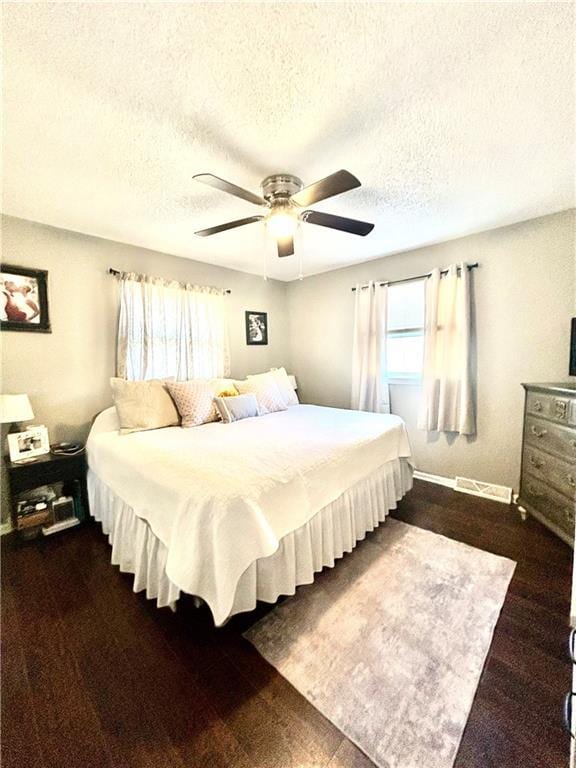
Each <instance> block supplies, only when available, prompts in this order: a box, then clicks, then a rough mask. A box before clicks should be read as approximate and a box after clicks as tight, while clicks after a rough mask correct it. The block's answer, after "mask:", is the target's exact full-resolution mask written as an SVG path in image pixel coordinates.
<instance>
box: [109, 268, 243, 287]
mask: <svg viewBox="0 0 576 768" xmlns="http://www.w3.org/2000/svg"><path fill="white" fill-rule="evenodd" d="M108 274H109V275H114V276H117V275H121V274H122V270H121V269H114V267H109V269H108ZM174 282H178V281H177V280H175V281H174ZM224 293H232V291H231V290H230V288H224Z"/></svg>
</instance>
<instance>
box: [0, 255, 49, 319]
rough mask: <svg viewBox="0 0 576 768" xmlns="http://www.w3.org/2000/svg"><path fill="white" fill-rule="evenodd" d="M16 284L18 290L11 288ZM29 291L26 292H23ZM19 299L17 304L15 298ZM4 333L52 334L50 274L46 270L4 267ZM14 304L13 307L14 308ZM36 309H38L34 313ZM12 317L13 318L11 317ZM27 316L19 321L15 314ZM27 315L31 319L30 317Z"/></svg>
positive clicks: (0, 291) (0, 285)
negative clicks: (24, 290)
mask: <svg viewBox="0 0 576 768" xmlns="http://www.w3.org/2000/svg"><path fill="white" fill-rule="evenodd" d="M10 283H13V284H14V285H15V288H14V290H11V289H10V288H9V287H7V286H9V285H10ZM23 288H27V290H26V292H23V291H22V289H23ZM16 296H17V301H14V298H15V297H16ZM0 299H1V300H2V303H1V304H0V309H1V312H2V315H1V316H0V330H2V331H28V332H33V333H34V332H35V333H52V329H51V327H50V317H49V314H48V272H47V271H46V270H44V269H29V268H28V267H17V266H15V265H14V264H0ZM10 305H12V306H10ZM35 308H36V309H37V310H38V312H37V314H36V315H34V314H32V315H30V312H32V313H34V311H35ZM10 314H12V317H10ZM17 314H19V315H25V317H24V318H22V319H21V320H20V319H17V318H16V317H15V315H17ZM26 314H27V315H28V316H26Z"/></svg>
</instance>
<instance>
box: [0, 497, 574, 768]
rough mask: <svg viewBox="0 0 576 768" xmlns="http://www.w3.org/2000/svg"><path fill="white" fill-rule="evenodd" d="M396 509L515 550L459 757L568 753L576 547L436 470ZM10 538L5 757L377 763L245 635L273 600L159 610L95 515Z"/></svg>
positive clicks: (525, 764) (505, 767)
mask: <svg viewBox="0 0 576 768" xmlns="http://www.w3.org/2000/svg"><path fill="white" fill-rule="evenodd" d="M394 516H395V517H398V518H399V519H402V520H404V521H406V522H409V523H412V524H414V525H418V526H420V527H422V528H428V529H430V530H433V531H436V532H437V533H441V534H444V535H446V536H449V537H452V538H455V539H459V540H460V541H463V542H466V543H468V544H472V545H474V546H477V547H480V548H482V549H486V550H489V551H491V552H495V553H497V554H500V555H505V556H507V557H510V558H513V559H514V560H516V561H517V563H518V565H517V568H516V572H515V575H514V577H513V580H512V583H511V586H510V590H509V593H508V596H507V598H506V602H505V604H504V608H503V611H502V615H501V617H500V620H499V622H498V626H497V628H496V632H495V636H494V640H493V643H492V647H491V650H490V655H489V658H488V661H487V663H486V666H485V669H484V672H483V675H482V679H481V682H480V685H479V687H478V691H477V695H476V698H475V701H474V705H473V707H472V712H471V714H470V719H469V721H468V725H467V727H466V731H465V733H464V737H463V740H462V744H461V747H460V751H459V753H458V757H457V760H456V763H455V765H456V768H492V767H494V768H519V767H520V766H522V768H561V767H563V766H565V765H567V760H568V741H569V740H568V737H567V735H566V734H565V733H564V732H563V730H562V726H561V706H562V699H563V696H564V693H565V692H566V691H568V689H569V686H570V664H569V662H568V658H567V654H566V650H565V649H566V640H567V636H568V614H569V601H570V580H571V568H572V551H571V550H570V548H569V547H568V546H566V545H565V544H563V543H562V542H561V541H560V540H558V539H557V538H556V537H554V536H553V535H552V534H551V533H549V532H548V531H547V530H546V529H545V528H544V527H543V526H541V525H540V524H539V523H537V522H536V521H534V520H531V519H530V520H528V521H527V522H526V523H522V522H521V521H520V519H519V517H518V514H517V512H516V511H515V510H514V509H513V508H508V507H506V506H504V505H502V504H497V503H494V502H489V501H485V500H482V499H478V498H475V497H472V496H465V495H463V494H457V493H454V492H453V491H450V490H447V489H445V488H440V487H438V486H434V485H431V484H429V483H423V482H416V483H415V488H414V490H413V491H412V492H411V493H410V494H409V495H408V496H407V497H406V499H404V500H403V501H402V502H401V504H400V506H399V509H398V510H397V511H396V512H395V513H394ZM3 539H4V540H3V562H2V581H3V600H2V617H3V632H2V644H3V669H2V672H3V675H2V677H3V679H2V690H3V695H2V725H3V729H2V741H3V750H2V758H3V765H4V768H40V766H47V767H49V768H53V767H54V768H56V766H62V767H63V768H64V766H65V767H66V768H76V766H78V768H107V767H108V766H110V767H112V766H113V768H128V767H130V768H136V767H137V768H148V766H149V767H150V768H164V767H166V768H177V767H178V768H184V766H185V767H186V768H195V767H196V766H198V768H220V767H222V768H224V766H226V768H288V767H290V768H361V767H362V768H366V767H367V766H371V765H372V763H371V762H370V761H369V760H368V759H367V758H366V757H365V756H364V755H363V754H362V753H361V752H360V751H359V750H358V749H357V748H356V747H355V746H354V745H352V744H351V743H350V742H349V741H348V740H347V739H346V738H344V737H343V736H342V735H341V734H340V732H339V731H338V730H337V729H336V728H335V727H334V726H333V725H331V723H330V722H328V721H327V720H326V719H325V718H324V717H323V716H322V715H320V714H319V712H317V711H316V710H315V709H314V707H313V706H312V705H311V704H309V703H308V702H307V701H306V700H305V699H304V698H303V697H302V696H301V695H300V694H299V693H297V692H296V691H295V690H294V689H293V688H292V687H291V686H290V685H289V684H288V683H287V682H286V681H285V680H284V679H283V678H282V677H281V676H280V675H279V674H278V673H277V672H276V671H275V670H274V669H273V668H272V667H271V666H270V665H269V664H268V663H267V662H265V661H264V660H263V659H262V658H261V657H260V656H259V655H258V653H257V652H256V651H255V650H254V649H253V648H252V646H250V645H249V644H248V643H247V642H246V641H245V640H243V638H242V636H241V633H242V631H243V630H244V629H245V628H246V627H247V626H249V624H250V623H252V622H253V621H254V620H255V618H257V617H258V616H259V615H262V613H263V612H265V611H267V610H270V607H269V606H261V607H260V608H259V609H258V611H256V612H255V613H253V614H248V615H244V616H240V617H236V618H235V619H233V620H232V621H231V622H229V624H228V625H227V626H226V627H225V628H224V629H221V630H215V629H214V628H213V627H212V625H211V621H210V617H209V614H208V612H207V611H206V610H204V609H203V610H200V611H198V610H194V609H193V608H192V606H191V605H190V602H189V601H188V600H183V601H182V604H181V605H180V607H179V610H178V612H177V613H176V614H172V613H171V612H170V611H169V610H166V609H164V610H160V611H159V610H158V609H156V608H155V606H154V603H152V602H149V601H147V600H146V599H145V598H144V597H143V595H141V594H140V595H134V594H133V593H132V591H131V585H132V578H131V577H130V576H128V575H125V574H120V573H119V572H118V569H117V568H115V567H112V566H111V565H110V562H109V559H110V548H109V546H108V543H107V541H106V538H105V537H104V536H103V535H102V533H101V530H100V527H99V526H97V525H96V524H92V525H87V526H85V527H82V528H79V529H76V530H72V531H68V532H66V533H64V534H62V535H61V536H60V537H56V536H55V537H53V538H49V539H45V540H42V541H38V542H32V543H29V544H26V545H22V544H18V543H16V542H14V541H13V540H12V537H11V536H8V537H6V536H5V537H3ZM360 546H361V544H360ZM318 578H319V579H322V578H330V571H327V572H325V573H323V574H320V575H319V576H318ZM423 768H424V766H423Z"/></svg>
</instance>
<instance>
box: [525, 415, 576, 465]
mask: <svg viewBox="0 0 576 768" xmlns="http://www.w3.org/2000/svg"><path fill="white" fill-rule="evenodd" d="M524 440H525V442H526V444H527V445H533V446H534V447H536V448H542V449H543V450H545V451H551V452H552V453H555V454H556V455H557V456H560V457H561V458H563V459H565V460H566V461H574V462H576V431H575V430H574V429H570V427H561V426H560V425H559V424H553V423H552V422H551V421H544V420H543V419H536V418H534V417H533V416H526V421H525V424H524Z"/></svg>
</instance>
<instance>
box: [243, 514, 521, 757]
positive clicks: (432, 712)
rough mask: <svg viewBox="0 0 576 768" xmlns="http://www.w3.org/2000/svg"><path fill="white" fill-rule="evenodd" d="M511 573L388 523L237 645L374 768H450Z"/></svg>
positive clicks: (503, 563)
mask: <svg viewBox="0 0 576 768" xmlns="http://www.w3.org/2000/svg"><path fill="white" fill-rule="evenodd" d="M514 568H515V563H514V562H513V561H511V560H508V559H506V558H503V557H498V556H496V555H492V554H490V553H488V552H483V551H481V550H479V549H475V548H474V547H469V546H467V545H466V544H461V543H460V542H457V541H452V540H451V539H447V538H445V537H444V536H439V535H438V534H435V533H431V532H430V531H425V530H422V529H421V528H416V527H415V526H412V525H406V524H405V523H401V522H399V521H397V520H393V519H388V520H387V522H386V523H384V524H382V525H381V526H380V528H379V529H378V530H377V531H375V532H374V533H372V534H370V536H369V537H368V538H367V539H366V541H364V542H362V543H361V544H359V545H358V547H357V548H356V549H355V550H354V552H353V553H351V554H349V555H346V556H345V557H344V559H343V560H341V561H340V562H339V563H337V565H336V567H335V568H334V569H333V570H332V571H330V572H328V573H325V574H323V575H322V576H321V577H319V578H318V581H317V582H315V583H314V584H311V585H309V586H305V587H300V588H299V589H298V592H297V594H296V595H295V596H294V597H292V598H290V599H289V600H287V601H286V602H284V603H282V604H281V605H279V606H277V607H276V608H275V609H274V610H273V611H271V612H270V613H269V614H268V615H267V616H265V617H264V618H263V619H261V620H260V621H259V622H258V623H256V624H255V625H254V626H253V627H251V628H250V629H249V630H248V631H247V632H246V633H245V637H247V638H248V640H250V641H251V642H252V643H253V644H254V645H255V646H256V648H257V649H258V650H259V651H260V653H261V654H262V656H264V658H266V659H267V660H268V661H269V662H270V663H271V664H272V665H273V666H274V667H276V669H277V670H278V671H279V672H280V673H281V674H282V675H283V676H284V677H285V678H286V679H287V680H289V681H290V682H291V683H292V685H294V687H295V688H297V689H298V690H299V691H300V692H301V693H302V694H303V695H304V696H305V697H306V698H307V699H308V700H309V701H310V702H311V703H312V704H314V706H315V707H317V709H319V710H320V711H321V712H322V713H323V714H324V715H325V716H326V717H327V718H328V719H329V720H330V721H331V722H332V723H334V725H336V726H337V728H339V729H340V730H341V731H342V732H343V733H344V734H345V735H346V736H347V737H348V738H349V739H351V740H352V741H353V742H355V743H356V744H357V745H358V746H359V747H360V749H362V750H363V751H364V752H365V753H366V754H367V755H368V757H370V758H371V759H372V760H373V761H374V762H375V763H376V765H378V766H380V768H451V767H452V765H453V764H454V759H455V757H456V753H457V751H458V746H459V744H460V740H461V738H462V733H463V732H464V727H465V725H466V720H467V719H468V715H469V712H470V708H471V706H472V701H473V699H474V694H475V692H476V688H477V686H478V681H479V679H480V675H481V673H482V668H483V666H484V662H485V660H486V656H487V654H488V649H489V647H490V642H491V640H492V634H493V632H494V627H495V626H496V622H497V620H498V616H499V614H500V610H501V608H502V604H503V602H504V598H505V596H506V591H507V589H508V585H509V583H510V579H511V578H512V574H513V572H514Z"/></svg>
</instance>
